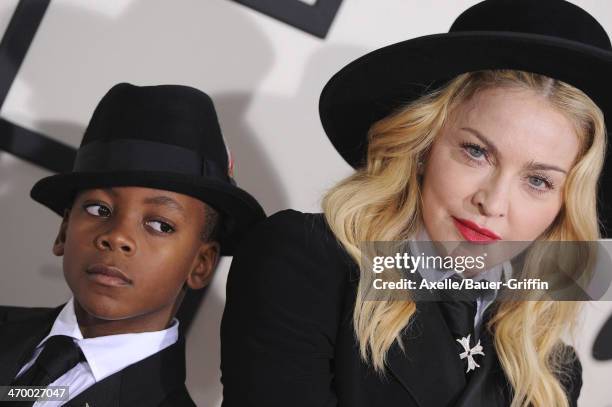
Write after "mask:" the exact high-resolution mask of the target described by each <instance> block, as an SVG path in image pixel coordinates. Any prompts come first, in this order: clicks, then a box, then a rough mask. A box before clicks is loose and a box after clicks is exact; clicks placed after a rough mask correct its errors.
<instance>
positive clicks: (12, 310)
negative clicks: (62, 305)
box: [0, 305, 56, 325]
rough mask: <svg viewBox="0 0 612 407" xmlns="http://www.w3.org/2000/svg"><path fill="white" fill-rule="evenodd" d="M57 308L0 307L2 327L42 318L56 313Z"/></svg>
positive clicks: (0, 323)
mask: <svg viewBox="0 0 612 407" xmlns="http://www.w3.org/2000/svg"><path fill="white" fill-rule="evenodd" d="M55 310H56V308H45V307H16V306H5V305H1V306H0V325H2V324H5V323H12V322H21V321H25V320H28V319H32V318H41V317H45V316H47V315H49V314H50V313H52V312H54V311H55Z"/></svg>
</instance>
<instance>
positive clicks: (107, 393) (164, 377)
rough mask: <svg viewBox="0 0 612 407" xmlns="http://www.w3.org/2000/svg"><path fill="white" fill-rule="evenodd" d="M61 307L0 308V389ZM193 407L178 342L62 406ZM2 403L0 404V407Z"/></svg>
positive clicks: (16, 370) (42, 336) (49, 328)
mask: <svg viewBox="0 0 612 407" xmlns="http://www.w3.org/2000/svg"><path fill="white" fill-rule="evenodd" d="M61 308H62V307H58V308H55V309H52V308H22V307H0V385H9V384H10V383H11V382H12V381H13V379H14V378H15V376H16V375H17V373H18V372H19V369H21V367H22V366H23V365H24V364H25V363H26V362H27V361H28V360H29V359H30V358H31V356H32V354H33V352H34V349H35V348H36V346H37V345H38V344H39V343H40V341H41V340H42V339H43V338H44V337H45V336H47V334H48V333H49V331H50V330H51V326H52V325H53V322H54V321H55V318H56V317H57V315H58V314H59V312H60V311H61ZM85 403H88V404H89V405H90V406H96V407H123V406H125V407H128V406H143V407H145V406H146V407H149V406H163V407H175V406H178V407H192V406H195V403H194V402H193V400H192V399H191V397H190V396H189V393H188V392H187V388H186V387H185V345H184V341H183V340H182V339H179V341H178V342H177V343H175V344H174V345H171V346H169V347H167V348H165V349H164V350H162V351H161V352H158V353H155V354H154V355H151V356H149V357H148V358H146V359H143V360H141V361H140V362H137V363H134V364H133V365H130V366H128V367H126V368H124V369H123V370H121V371H119V372H117V373H115V374H113V375H111V376H109V377H107V378H106V379H104V380H102V381H100V382H98V383H96V384H94V385H93V386H91V387H89V388H88V389H86V390H85V391H83V392H82V393H80V394H79V395H77V396H76V397H75V398H74V399H72V400H70V401H68V402H67V403H66V404H65V406H75V407H76V406H78V407H82V406H84V405H85ZM1 404H2V403H1V402H0V405H1Z"/></svg>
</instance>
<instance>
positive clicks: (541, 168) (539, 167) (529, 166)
mask: <svg viewBox="0 0 612 407" xmlns="http://www.w3.org/2000/svg"><path fill="white" fill-rule="evenodd" d="M525 168H527V169H529V170H539V171H546V170H551V171H559V172H562V173H563V174H567V171H565V170H564V169H562V168H559V167H557V166H556V165H549V164H543V163H536V162H533V161H531V162H529V163H528V164H527V165H526V166H525Z"/></svg>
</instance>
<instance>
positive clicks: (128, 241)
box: [95, 228, 136, 254]
mask: <svg viewBox="0 0 612 407" xmlns="http://www.w3.org/2000/svg"><path fill="white" fill-rule="evenodd" d="M95 244H96V247H97V248H98V249H100V250H105V251H106V250H109V251H121V252H123V253H124V254H133V253H134V252H135V251H136V243H135V242H134V240H133V239H132V238H130V237H129V235H128V234H127V233H125V231H123V230H121V229H119V228H114V229H111V230H109V231H108V232H105V233H103V234H101V235H99V236H98V237H97V238H96V242H95Z"/></svg>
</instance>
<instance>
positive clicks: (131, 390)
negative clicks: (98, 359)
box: [66, 338, 195, 407]
mask: <svg viewBox="0 0 612 407" xmlns="http://www.w3.org/2000/svg"><path fill="white" fill-rule="evenodd" d="M184 392H186V389H185V343H184V340H183V339H182V338H181V339H179V341H178V342H177V343H175V344H174V345H172V346H169V347H167V348H166V349H164V350H162V351H161V352H158V353H156V354H154V355H151V356H149V357H148V358H146V359H143V360H141V361H140V362H137V363H134V364H133V365H130V366H128V367H126V368H125V369H123V370H121V371H119V372H117V373H115V374H113V375H111V376H109V377H107V378H106V379H104V380H102V381H100V382H99V383H96V384H94V385H93V386H91V387H89V388H88V389H86V390H85V391H84V392H83V393H81V394H79V395H77V396H76V397H75V398H74V399H72V400H71V401H70V402H68V403H67V404H66V406H71V407H77V406H78V407H83V406H85V404H86V403H87V404H89V405H90V406H92V407H93V406H95V407H106V406H117V407H123V406H125V407H127V406H130V407H131V406H160V405H164V404H167V403H169V404H168V405H177V406H183V405H189V406H195V404H193V401H191V399H190V398H189V396H188V395H185V394H183V393H184ZM179 396H180V397H179ZM185 396H186V397H185ZM173 398H175V399H176V400H179V399H180V400H181V402H180V403H179V402H176V403H172V402H170V399H173ZM182 400H188V401H189V402H190V403H185V402H183V401H182Z"/></svg>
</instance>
